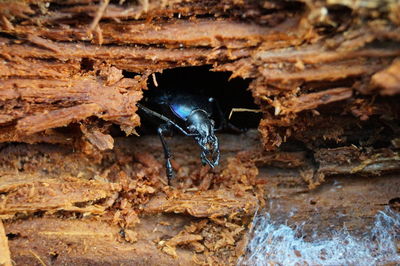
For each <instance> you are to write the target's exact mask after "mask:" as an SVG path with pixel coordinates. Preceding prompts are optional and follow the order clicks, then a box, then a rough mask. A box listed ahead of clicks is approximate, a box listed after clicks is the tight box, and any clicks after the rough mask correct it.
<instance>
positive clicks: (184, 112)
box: [170, 104, 193, 120]
mask: <svg viewBox="0 0 400 266" xmlns="http://www.w3.org/2000/svg"><path fill="white" fill-rule="evenodd" d="M170 106H171V109H172V111H173V112H174V113H175V114H176V115H178V116H179V117H180V118H182V119H184V120H186V118H187V117H188V116H189V115H190V113H191V112H192V110H193V108H191V107H190V106H188V105H184V104H171V105H170Z"/></svg>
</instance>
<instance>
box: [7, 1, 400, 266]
mask: <svg viewBox="0 0 400 266" xmlns="http://www.w3.org/2000/svg"><path fill="white" fill-rule="evenodd" d="M350 2H351V1H350ZM350 2H348V1H341V0H326V1H301V0H298V1H274V0H270V1H250V0H249V1H232V0H223V1H202V0H193V1H180V0H173V1H159V0H144V1H138V2H131V1H119V2H118V1H108V0H104V1H87V0H68V1H58V0H51V1H42V0H41V1H11V0H10V1H2V2H0V219H3V222H4V227H5V233H2V232H1V230H0V252H1V251H2V250H8V246H7V241H4V240H7V238H8V245H9V248H10V250H11V257H12V260H13V261H14V262H16V263H17V264H32V263H45V264H46V265H47V264H105V263H106V264H122V263H124V264H132V263H134V264H135V263H137V264H163V265H172V264H174V265H176V262H177V259H179V261H180V262H181V263H182V264H183V265H192V264H193V263H194V262H196V263H203V264H235V263H236V260H237V258H238V257H239V256H241V255H242V254H243V252H244V251H245V246H246V243H247V237H246V234H247V232H248V229H249V225H250V223H251V220H252V217H253V215H254V214H255V213H256V211H257V210H258V209H261V208H263V207H265V206H272V205H268V204H267V205H265V202H266V200H271V199H272V200H273V202H277V203H278V205H279V206H280V208H276V209H274V208H271V209H270V210H269V211H270V213H271V214H272V215H276V216H279V217H284V216H285V214H286V213H288V212H290V210H291V209H292V208H297V209H298V210H299V211H298V213H297V214H296V215H295V216H293V217H291V221H292V222H300V221H303V220H305V219H307V218H309V217H312V218H310V219H311V220H310V226H309V227H308V228H306V229H307V230H308V232H309V233H310V234H311V232H312V231H313V229H315V228H317V229H318V230H322V231H323V230H324V228H328V226H330V225H332V226H331V227H335V228H339V227H340V226H341V225H342V224H343V219H342V218H337V217H336V216H335V214H334V213H337V212H346V213H347V214H349V215H348V216H346V219H347V220H346V223H347V224H348V225H350V227H351V228H352V229H354V230H355V231H356V230H357V229H360V228H363V227H365V226H368V225H369V223H370V222H371V220H372V217H373V216H374V215H375V214H376V212H377V211H379V210H380V209H381V207H382V206H384V205H388V202H390V201H391V200H392V201H393V199H396V198H398V197H399V195H400V190H399V188H400V185H399V184H398V178H397V176H398V172H399V170H400V169H399V168H400V164H399V161H400V154H399V149H400V129H399V122H400V117H399V116H400V106H399V104H398V103H399V101H400V98H399V94H400V63H399V62H400V61H399V58H400V28H399V26H400V17H399V10H400V4H399V3H398V1H391V0H388V1H373V0H363V1H356V2H354V3H353V2H351V3H350ZM201 66H202V67H204V66H208V67H209V68H210V70H211V71H215V72H230V73H231V78H232V79H233V78H242V79H247V80H249V82H250V83H249V88H248V89H249V90H250V91H251V93H252V96H253V98H254V101H255V103H256V104H257V105H258V106H259V109H260V110H261V113H262V118H261V121H260V123H259V125H258V133H257V132H255V131H254V130H250V131H249V132H247V133H245V134H242V135H232V134H222V135H221V136H220V143H221V153H222V154H223V158H222V161H221V166H220V167H219V168H218V169H215V170H211V169H209V168H207V167H200V166H199V162H198V155H197V154H194V152H193V150H192V148H193V147H194V146H193V143H192V142H190V141H192V140H190V139H186V138H183V137H179V136H178V137H176V138H175V139H172V140H170V142H171V147H172V149H173V150H174V151H175V153H176V154H177V156H176V158H175V159H174V160H173V164H174V168H175V170H176V172H177V178H176V180H175V181H174V182H173V186H167V185H166V178H165V173H164V168H163V157H162V154H161V153H162V149H161V146H160V144H159V143H158V139H157V138H155V137H154V136H141V137H134V136H131V137H121V134H120V133H121V132H122V133H123V134H125V135H135V134H137V133H136V128H137V127H138V126H139V125H140V124H141V121H140V117H139V115H138V113H137V111H138V108H137V106H136V103H137V102H138V101H140V100H141V99H142V97H143V92H144V91H146V90H147V89H148V87H150V86H149V84H150V83H152V84H154V85H155V86H157V85H156V78H155V76H154V75H162V73H163V71H166V70H171V69H175V70H178V71H179V69H180V68H181V67H201ZM154 80H155V81H154ZM187 90H188V91H189V92H190V91H191V87H190V84H188V88H187ZM116 127H117V128H119V130H120V131H121V132H119V133H115V131H116V129H115V128H116ZM113 132H114V133H113ZM260 143H261V144H260ZM334 180H340V182H343V184H346V185H345V186H343V188H336V187H335V186H336V185H335V183H334ZM330 189H336V191H337V193H332V192H330V191H331V190H330ZM371 197H373V200H368V198H371ZM310 202H312V203H310ZM317 213H321V215H316V214H317ZM313 214H315V215H313ZM363 218H366V219H363ZM2 243H3V244H2ZM0 262H1V261H0ZM5 263H8V262H5Z"/></svg>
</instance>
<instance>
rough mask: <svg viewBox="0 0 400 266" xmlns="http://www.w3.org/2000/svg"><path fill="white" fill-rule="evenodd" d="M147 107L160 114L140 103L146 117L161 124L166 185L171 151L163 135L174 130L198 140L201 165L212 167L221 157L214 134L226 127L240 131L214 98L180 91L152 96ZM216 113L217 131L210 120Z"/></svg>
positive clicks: (169, 170)
mask: <svg viewBox="0 0 400 266" xmlns="http://www.w3.org/2000/svg"><path fill="white" fill-rule="evenodd" d="M149 104H151V105H152V106H155V107H156V108H157V110H159V112H156V111H154V110H152V109H150V108H147V107H145V106H143V105H142V104H140V103H138V104H137V106H138V107H139V108H140V109H141V110H142V111H143V112H144V113H146V114H147V115H149V116H152V117H154V118H158V120H162V121H163V122H164V123H162V124H160V125H159V127H158V135H159V136H160V139H161V143H162V146H163V149H164V155H165V160H166V172H167V177H168V184H169V183H170V180H171V179H172V178H173V175H174V174H173V170H172V165H171V161H170V159H171V152H170V150H169V148H168V146H167V143H166V141H165V139H164V136H165V135H167V134H172V129H173V128H176V129H178V130H179V131H180V132H182V133H183V134H184V135H186V136H190V137H193V138H194V139H195V140H196V141H197V143H198V145H199V146H200V148H201V149H202V152H201V154H200V158H201V162H202V164H203V165H205V164H208V165H209V166H211V167H212V168H214V167H215V166H217V165H218V163H219V158H220V151H219V144H218V138H217V137H216V136H215V134H214V132H215V131H218V130H220V129H222V128H226V127H229V128H231V129H233V130H235V131H239V132H240V131H241V130H239V129H237V128H236V127H235V126H233V125H231V124H230V123H228V122H227V121H226V119H225V118H224V116H223V113H222V110H221V108H220V107H219V105H218V103H217V102H216V101H215V100H214V98H209V97H205V96H203V95H193V94H187V93H182V92H179V93H176V92H175V93H164V94H163V95H161V96H156V97H152V98H151V99H150V103H149ZM215 111H216V112H217V113H216V115H218V116H219V124H220V125H219V127H218V128H214V127H215V122H214V120H213V119H212V118H211V117H212V115H215Z"/></svg>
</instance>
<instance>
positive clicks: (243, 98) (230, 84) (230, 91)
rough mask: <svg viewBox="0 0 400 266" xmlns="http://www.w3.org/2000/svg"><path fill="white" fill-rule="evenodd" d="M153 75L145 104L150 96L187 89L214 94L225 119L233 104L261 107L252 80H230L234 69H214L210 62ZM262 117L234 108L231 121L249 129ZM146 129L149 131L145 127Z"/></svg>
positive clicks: (190, 91)
mask: <svg viewBox="0 0 400 266" xmlns="http://www.w3.org/2000/svg"><path fill="white" fill-rule="evenodd" d="M154 75H155V77H150V78H149V79H148V88H149V90H147V91H145V92H144V97H143V100H142V102H141V103H142V104H143V105H146V104H147V102H148V100H149V99H152V98H155V97H156V96H158V95H160V94H163V93H167V94H169V95H178V94H183V93H184V94H193V95H199V96H206V97H213V98H214V99H215V100H216V101H217V102H218V104H219V106H220V107H221V109H222V112H223V114H224V117H225V118H226V119H228V116H229V114H230V112H231V110H232V108H244V109H259V107H258V106H257V105H256V104H255V103H254V99H253V97H252V95H251V92H250V91H249V90H248V86H249V83H250V81H251V80H249V79H241V78H234V79H231V80H230V79H229V78H230V76H231V72H213V71H211V67H210V66H200V67H183V68H174V69H168V70H164V71H163V73H155V74H154ZM154 79H155V81H154ZM213 119H214V120H216V123H217V125H218V123H219V121H218V117H217V116H215V117H213ZM260 119H261V114H260V113H254V112H235V113H233V114H232V116H231V119H230V120H229V122H230V123H231V124H233V125H234V126H236V127H238V128H241V129H249V128H257V127H258V124H259V122H260ZM150 123H151V122H150ZM142 124H143V127H145V128H146V127H147V126H148V124H149V123H147V121H146V118H144V119H142ZM143 127H142V130H143ZM150 127H151V126H150ZM142 133H143V132H142ZM144 133H150V132H148V131H147V130H144ZM154 133H155V132H154Z"/></svg>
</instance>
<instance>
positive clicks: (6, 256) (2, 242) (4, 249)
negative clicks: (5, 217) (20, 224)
mask: <svg viewBox="0 0 400 266" xmlns="http://www.w3.org/2000/svg"><path fill="white" fill-rule="evenodd" d="M0 254H1V256H0V264H1V265H4V266H11V265H12V264H11V257H10V249H9V247H8V239H7V236H6V232H5V231H4V226H3V222H2V221H1V220H0Z"/></svg>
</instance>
